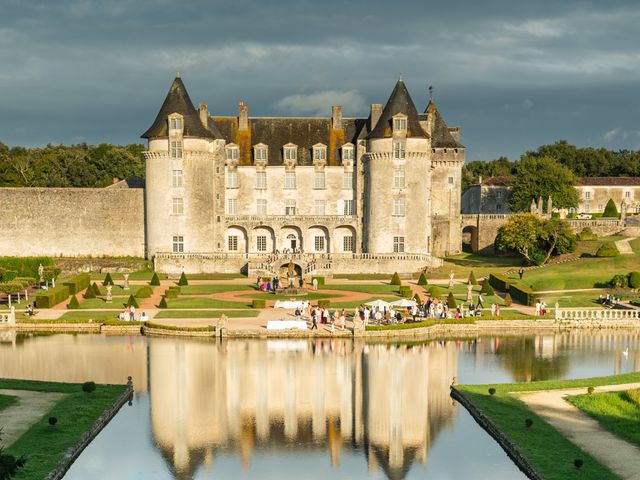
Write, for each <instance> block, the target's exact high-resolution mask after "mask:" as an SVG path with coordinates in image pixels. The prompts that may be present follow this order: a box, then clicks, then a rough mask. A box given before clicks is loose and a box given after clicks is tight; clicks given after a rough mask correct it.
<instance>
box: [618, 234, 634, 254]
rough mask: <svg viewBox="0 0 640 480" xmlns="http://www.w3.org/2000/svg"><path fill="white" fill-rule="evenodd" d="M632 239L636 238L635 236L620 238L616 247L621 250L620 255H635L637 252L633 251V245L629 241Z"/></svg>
mask: <svg viewBox="0 0 640 480" xmlns="http://www.w3.org/2000/svg"><path fill="white" fill-rule="evenodd" d="M632 240H635V238H625V239H623V240H618V241H617V242H615V243H616V247H617V248H618V251H619V252H620V255H633V254H635V252H634V251H633V248H631V245H629V242H631V241H632Z"/></svg>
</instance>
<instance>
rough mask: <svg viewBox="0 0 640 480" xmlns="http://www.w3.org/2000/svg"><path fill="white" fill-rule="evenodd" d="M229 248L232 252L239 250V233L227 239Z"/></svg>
mask: <svg viewBox="0 0 640 480" xmlns="http://www.w3.org/2000/svg"><path fill="white" fill-rule="evenodd" d="M227 243H228V248H229V251H230V252H237V251H238V236H237V235H229V238H228V240H227Z"/></svg>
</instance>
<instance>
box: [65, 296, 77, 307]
mask: <svg viewBox="0 0 640 480" xmlns="http://www.w3.org/2000/svg"><path fill="white" fill-rule="evenodd" d="M67 308H68V309H70V310H75V309H76V308H80V302H78V299H77V298H76V296H75V295H72V296H71V300H70V301H69V304H68V305H67Z"/></svg>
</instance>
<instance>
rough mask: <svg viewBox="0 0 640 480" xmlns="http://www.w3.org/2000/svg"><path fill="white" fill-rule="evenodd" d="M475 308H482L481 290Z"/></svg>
mask: <svg viewBox="0 0 640 480" xmlns="http://www.w3.org/2000/svg"><path fill="white" fill-rule="evenodd" d="M476 308H484V304H483V303H482V292H480V293H479V294H478V304H477V305H476Z"/></svg>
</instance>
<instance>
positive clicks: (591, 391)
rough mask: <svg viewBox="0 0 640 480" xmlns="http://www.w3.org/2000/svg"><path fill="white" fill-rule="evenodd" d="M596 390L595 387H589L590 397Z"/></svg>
mask: <svg viewBox="0 0 640 480" xmlns="http://www.w3.org/2000/svg"><path fill="white" fill-rule="evenodd" d="M594 390H595V388H593V387H587V393H588V394H589V395H591V394H592V393H593V391H594Z"/></svg>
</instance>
